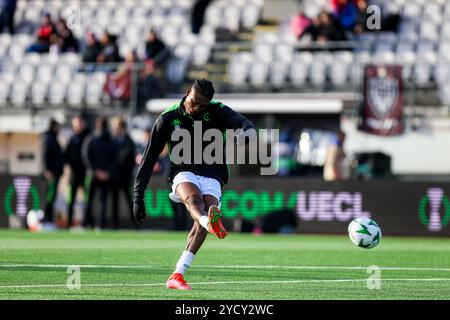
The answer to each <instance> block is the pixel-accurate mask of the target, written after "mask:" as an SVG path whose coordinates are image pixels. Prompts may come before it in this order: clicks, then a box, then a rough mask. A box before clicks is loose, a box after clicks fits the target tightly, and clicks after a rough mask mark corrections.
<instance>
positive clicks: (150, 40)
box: [145, 30, 169, 67]
mask: <svg viewBox="0 0 450 320" xmlns="http://www.w3.org/2000/svg"><path fill="white" fill-rule="evenodd" d="M168 55H169V50H168V49H167V47H166V45H165V44H164V42H163V41H162V40H161V39H160V38H159V37H158V34H157V33H156V31H155V30H151V31H150V34H149V35H148V37H147V41H146V43H145V58H146V60H147V63H149V64H151V65H152V67H157V66H159V65H161V64H163V63H164V62H165V60H166V58H167V57H168Z"/></svg>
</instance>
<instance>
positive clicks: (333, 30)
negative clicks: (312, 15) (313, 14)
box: [305, 11, 340, 43]
mask: <svg viewBox="0 0 450 320" xmlns="http://www.w3.org/2000/svg"><path fill="white" fill-rule="evenodd" d="M305 32H309V33H311V34H312V36H313V40H315V41H318V42H321V43H324V42H327V41H329V40H340V32H339V30H338V27H337V26H336V24H335V21H334V20H333V18H332V16H331V15H330V14H329V13H328V12H326V11H322V12H321V13H320V14H319V16H318V19H317V20H313V23H312V25H311V26H310V27H308V28H307V31H305Z"/></svg>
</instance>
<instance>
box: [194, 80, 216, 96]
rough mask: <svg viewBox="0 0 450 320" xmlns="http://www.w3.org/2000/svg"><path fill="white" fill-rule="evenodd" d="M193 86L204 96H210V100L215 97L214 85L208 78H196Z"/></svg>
mask: <svg viewBox="0 0 450 320" xmlns="http://www.w3.org/2000/svg"><path fill="white" fill-rule="evenodd" d="M192 88H194V89H195V91H196V92H198V93H199V94H201V95H202V96H204V97H206V98H208V99H209V100H210V101H211V100H212V98H213V97H214V86H213V84H212V82H211V81H208V80H206V79H199V80H195V82H194V84H193V85H192Z"/></svg>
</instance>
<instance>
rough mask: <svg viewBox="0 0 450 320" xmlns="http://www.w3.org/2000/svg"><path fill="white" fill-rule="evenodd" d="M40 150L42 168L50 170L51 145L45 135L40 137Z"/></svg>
mask: <svg viewBox="0 0 450 320" xmlns="http://www.w3.org/2000/svg"><path fill="white" fill-rule="evenodd" d="M42 150H43V160H44V161H43V162H44V168H45V170H47V171H50V172H52V146H51V143H50V139H49V138H48V137H46V136H44V137H43V138H42Z"/></svg>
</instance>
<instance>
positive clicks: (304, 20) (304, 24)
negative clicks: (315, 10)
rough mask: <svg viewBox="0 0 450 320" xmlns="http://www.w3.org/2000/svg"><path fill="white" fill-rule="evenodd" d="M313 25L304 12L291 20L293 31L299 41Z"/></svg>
mask: <svg viewBox="0 0 450 320" xmlns="http://www.w3.org/2000/svg"><path fill="white" fill-rule="evenodd" d="M310 25H311V20H310V19H309V18H308V17H307V16H305V14H304V13H303V11H300V12H299V13H298V14H297V15H296V16H295V17H293V18H292V20H291V24H290V27H291V31H292V32H293V33H294V34H295V36H296V37H297V39H300V38H301V37H302V35H303V33H304V32H305V30H306V29H307V28H308V27H309V26H310Z"/></svg>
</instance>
